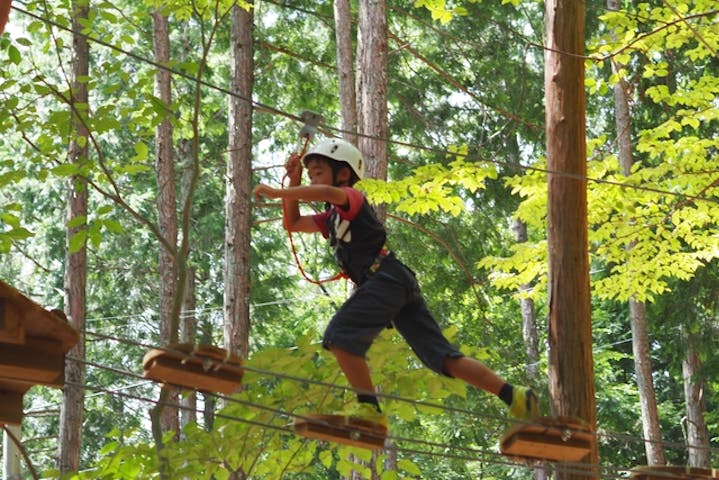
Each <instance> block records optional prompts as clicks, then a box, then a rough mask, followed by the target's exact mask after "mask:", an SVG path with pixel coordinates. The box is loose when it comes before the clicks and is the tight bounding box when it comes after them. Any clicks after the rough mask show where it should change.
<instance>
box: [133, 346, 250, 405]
mask: <svg viewBox="0 0 719 480" xmlns="http://www.w3.org/2000/svg"><path fill="white" fill-rule="evenodd" d="M142 364H143V369H144V376H145V378H149V379H151V380H154V381H157V382H161V383H166V384H169V385H175V386H178V387H181V388H186V389H190V390H199V391H204V392H219V393H224V394H228V395H229V394H231V393H233V392H236V391H237V390H239V388H240V386H241V385H242V376H243V374H244V371H243V369H242V360H241V359H240V358H239V357H238V356H236V355H228V352H227V350H224V349H222V348H217V347H214V346H211V345H193V344H190V343H178V344H172V345H168V346H167V347H166V348H156V349H152V350H150V351H149V352H147V353H146V354H145V356H144V358H143V360H142Z"/></svg>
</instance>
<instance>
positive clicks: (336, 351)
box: [329, 346, 374, 395]
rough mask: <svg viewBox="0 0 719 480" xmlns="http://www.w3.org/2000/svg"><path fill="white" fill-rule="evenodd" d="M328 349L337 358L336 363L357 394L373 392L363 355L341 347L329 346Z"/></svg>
mask: <svg viewBox="0 0 719 480" xmlns="http://www.w3.org/2000/svg"><path fill="white" fill-rule="evenodd" d="M329 350H330V352H332V354H333V355H334V356H335V358H336V359H337V363H338V364H339V366H340V368H341V369H342V372H344V374H345V377H347V381H348V382H349V383H350V385H352V388H354V389H355V391H356V392H357V394H358V395H360V394H370V395H371V394H373V392H374V385H372V377H371V376H370V373H369V366H368V365H367V360H365V358H364V357H363V356H359V355H355V354H353V353H350V352H347V351H345V350H342V349H341V348H337V347H332V346H330V347H329Z"/></svg>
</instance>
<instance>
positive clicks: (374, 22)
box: [357, 0, 388, 180]
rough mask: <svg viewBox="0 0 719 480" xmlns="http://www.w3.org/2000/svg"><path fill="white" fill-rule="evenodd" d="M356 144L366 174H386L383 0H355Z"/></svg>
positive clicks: (385, 6) (382, 175)
mask: <svg viewBox="0 0 719 480" xmlns="http://www.w3.org/2000/svg"><path fill="white" fill-rule="evenodd" d="M357 24H358V27H357V28H358V34H357V35H358V39H357V102H358V108H357V114H358V115H357V116H358V130H359V139H358V147H359V149H360V151H361V152H362V154H363V156H364V159H365V163H366V165H365V174H366V176H367V177H369V178H377V179H381V180H385V179H386V178H387V132H388V129H387V3H386V1H385V0H373V1H367V2H359V17H358V21H357Z"/></svg>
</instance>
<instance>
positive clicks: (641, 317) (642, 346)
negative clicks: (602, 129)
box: [607, 0, 666, 465]
mask: <svg viewBox="0 0 719 480" xmlns="http://www.w3.org/2000/svg"><path fill="white" fill-rule="evenodd" d="M607 7H608V8H609V9H610V10H618V9H619V8H620V4H619V1H618V0H607ZM624 68H625V66H624V65H622V64H620V63H618V62H615V61H613V62H612V70H613V72H614V73H615V74H617V76H618V81H617V83H615V84H614V87H613V93H614V118H615V126H616V132H617V146H618V148H619V152H618V153H619V163H620V165H621V166H622V171H623V173H624V175H625V176H629V175H630V174H631V171H632V165H633V164H634V155H633V154H632V119H631V110H630V108H629V95H628V90H629V85H628V83H627V81H626V80H625V79H624V78H623V76H622V75H621V71H622V70H623V69H624ZM627 249H628V250H630V251H631V245H629V246H628V247H627ZM629 321H630V323H631V328H632V351H633V353H634V370H635V372H636V376H637V387H638V390H639V400H640V405H641V411H642V427H643V431H644V438H645V439H646V442H645V443H644V448H645V451H646V453H647V462H648V464H649V465H664V464H665V463H666V460H665V459H664V448H663V446H662V433H661V428H660V425H659V412H658V410H657V399H656V394H655V392H654V381H653V377H652V363H651V356H650V345H649V334H648V333H647V332H648V329H647V308H646V304H645V302H642V301H639V300H637V299H636V298H635V297H632V298H630V299H629Z"/></svg>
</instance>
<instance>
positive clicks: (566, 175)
mask: <svg viewBox="0 0 719 480" xmlns="http://www.w3.org/2000/svg"><path fill="white" fill-rule="evenodd" d="M546 22H547V42H546V45H547V49H546V50H545V77H544V85H545V92H546V93H545V95H546V102H545V104H546V123H547V125H546V137H547V169H548V171H549V172H552V173H548V175H547V183H548V207H547V237H548V244H549V389H550V396H551V400H552V408H553V412H554V414H556V415H569V416H574V417H578V418H580V419H582V420H584V421H585V422H587V424H589V425H590V426H591V427H592V428H596V408H595V403H594V402H595V400H594V394H595V389H594V367H593V359H592V330H591V315H590V298H589V255H588V233H587V186H586V175H587V167H586V141H585V135H586V131H585V106H584V102H585V98H584V63H583V62H584V60H583V57H582V55H583V53H584V3H583V2H577V1H575V0H548V1H547V2H546ZM586 461H587V462H588V463H590V464H593V465H596V464H597V463H598V450H597V445H596V442H595V443H594V446H593V448H592V450H591V452H590V454H589V455H588V458H587V459H586ZM557 470H558V471H557V478H558V479H574V478H577V479H579V478H581V479H586V478H588V477H593V478H596V475H597V472H596V470H595V469H593V470H592V471H591V472H581V471H578V469H577V468H576V467H574V468H571V469H567V468H564V467H562V466H558V467H557Z"/></svg>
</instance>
